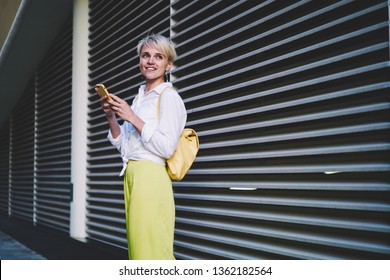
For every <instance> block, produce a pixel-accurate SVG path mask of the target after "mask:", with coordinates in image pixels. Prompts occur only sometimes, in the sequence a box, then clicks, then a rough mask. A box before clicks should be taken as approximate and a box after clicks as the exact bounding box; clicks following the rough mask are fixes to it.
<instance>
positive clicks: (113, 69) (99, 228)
mask: <svg viewBox="0 0 390 280" xmlns="http://www.w3.org/2000/svg"><path fill="white" fill-rule="evenodd" d="M169 14H170V9H169V1H168V0H163V1H152V2H150V1H131V2H130V1H90V37H89V39H90V51H89V54H90V57H89V61H90V96H89V101H90V104H89V122H88V123H89V129H88V133H89V135H88V142H89V143H88V147H89V153H88V206H87V207H88V221H87V225H88V230H87V232H88V236H89V239H91V240H92V239H93V240H97V241H99V242H104V243H109V244H111V245H113V246H117V247H119V248H122V249H127V241H126V230H125V228H126V226H125V213H124V201H123V181H122V180H123V178H119V177H118V175H119V172H120V170H121V168H122V163H121V160H120V155H119V153H118V151H117V150H116V149H115V148H113V147H112V146H111V144H110V143H109V142H108V140H107V132H108V126H107V121H106V119H105V117H104V115H103V111H102V109H101V106H100V101H99V98H98V96H97V94H96V92H95V90H94V87H95V84H96V83H104V84H105V85H106V87H107V88H108V89H109V91H110V92H112V93H115V94H117V95H118V96H120V97H121V98H124V99H126V100H127V101H128V102H129V103H131V100H132V98H134V96H135V94H136V93H137V92H138V87H139V85H140V84H141V83H142V78H141V74H140V72H139V66H138V61H139V60H138V55H137V52H136V45H137V43H138V41H139V40H140V39H141V38H142V37H144V36H145V35H146V33H148V32H153V33H163V34H165V35H166V36H169V24H170V19H169Z"/></svg>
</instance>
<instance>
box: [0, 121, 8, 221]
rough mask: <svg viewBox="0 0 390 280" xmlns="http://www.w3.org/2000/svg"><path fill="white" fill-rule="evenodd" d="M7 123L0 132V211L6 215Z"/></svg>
mask: <svg viewBox="0 0 390 280" xmlns="http://www.w3.org/2000/svg"><path fill="white" fill-rule="evenodd" d="M9 129H10V127H9V121H6V122H5V124H4V126H3V127H2V128H1V130H0V211H1V212H3V213H6V214H8V211H9V198H10V195H9V179H10V176H9V172H10V168H9V163H10V162H9V157H10V153H9V151H10V131H9Z"/></svg>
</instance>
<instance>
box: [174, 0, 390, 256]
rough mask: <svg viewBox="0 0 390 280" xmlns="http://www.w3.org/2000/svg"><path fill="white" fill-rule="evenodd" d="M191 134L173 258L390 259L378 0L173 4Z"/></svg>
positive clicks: (179, 81) (385, 58) (385, 57)
mask: <svg viewBox="0 0 390 280" xmlns="http://www.w3.org/2000/svg"><path fill="white" fill-rule="evenodd" d="M172 10H173V15H172V22H173V23H174V25H173V26H172V30H173V33H174V36H173V38H172V39H173V41H174V42H175V43H176V44H177V51H178V53H179V59H178V60H177V62H176V63H175V64H176V66H177V67H176V69H175V70H174V71H173V73H172V74H173V75H174V77H175V80H174V83H175V86H176V87H177V88H178V89H179V92H180V93H181V95H182V96H183V97H184V101H185V103H186V107H187V109H188V112H189V114H188V124H187V126H190V127H194V128H195V129H196V130H197V131H198V133H199V137H200V143H201V145H200V152H199V156H198V158H197V160H196V163H195V164H194V166H193V168H192V169H191V170H190V173H189V174H188V176H187V177H186V180H185V181H183V182H177V183H175V184H174V186H175V198H176V209H177V221H176V237H175V245H176V249H175V252H176V256H177V257H178V258H183V259H215V258H217V259H253V258H255V259H262V258H266V259H289V258H299V259H301V258H302V259H333V258H335V259H338V258H342V259H343V258H351V259H355V258H359V259H366V258H388V257H389V256H390V238H389V236H390V235H389V233H390V221H389V218H388V217H389V214H390V182H389V175H388V174H389V170H390V162H389V158H390V153H389V150H390V149H389V148H390V141H389V140H390V139H389V136H388V135H390V133H389V129H390V122H389V121H390V117H389V109H390V102H389V101H390V98H389V86H390V83H389V25H388V3H387V1H262V2H260V1H235V2H234V3H232V2H230V1H212V2H208V1H190V2H189V1H175V2H174V3H173V4H172Z"/></svg>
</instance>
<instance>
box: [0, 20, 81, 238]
mask: <svg viewBox="0 0 390 280" xmlns="http://www.w3.org/2000/svg"><path fill="white" fill-rule="evenodd" d="M72 36H73V34H72V21H71V20H69V21H68V23H67V24H66V25H65V26H64V28H63V30H62V31H61V33H60V35H59V36H58V38H57V39H56V41H55V42H53V45H52V47H51V48H50V49H49V51H48V52H47V54H46V56H45V59H44V60H43V61H42V62H41V64H40V66H39V68H38V69H37V71H36V72H35V74H34V77H33V79H32V80H31V82H30V84H29V85H28V86H27V88H26V90H25V92H24V93H23V94H22V97H21V98H20V100H19V101H18V103H17V105H16V106H15V108H14V109H13V111H12V114H11V117H10V121H9V123H8V124H7V125H6V126H5V127H3V128H2V131H1V138H0V139H1V140H0V141H1V143H2V147H1V150H0V152H1V153H0V158H1V165H0V166H1V168H0V169H1V173H0V174H1V175H0V178H1V180H0V182H1V188H0V189H1V210H2V211H6V212H7V213H8V214H9V215H10V216H12V217H16V218H20V219H23V220H26V221H30V222H32V223H34V224H39V225H45V226H49V227H53V228H56V229H58V230H61V231H66V232H68V231H69V218H70V194H71V184H70V147H71V142H70V139H71V124H72V122H71V113H72V110H71V96H72V93H71V88H72V80H71V79H72V73H71V70H72ZM3 144H4V145H3Z"/></svg>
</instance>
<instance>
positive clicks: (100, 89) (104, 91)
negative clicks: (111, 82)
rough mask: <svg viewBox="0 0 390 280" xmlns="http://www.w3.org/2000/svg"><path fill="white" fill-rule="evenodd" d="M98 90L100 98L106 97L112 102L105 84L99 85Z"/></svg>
mask: <svg viewBox="0 0 390 280" xmlns="http://www.w3.org/2000/svg"><path fill="white" fill-rule="evenodd" d="M96 89H97V92H98V93H99V95H100V97H104V98H105V99H106V100H112V98H111V96H110V94H109V93H108V91H107V89H106V87H105V86H104V85H103V84H97V85H96Z"/></svg>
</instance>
